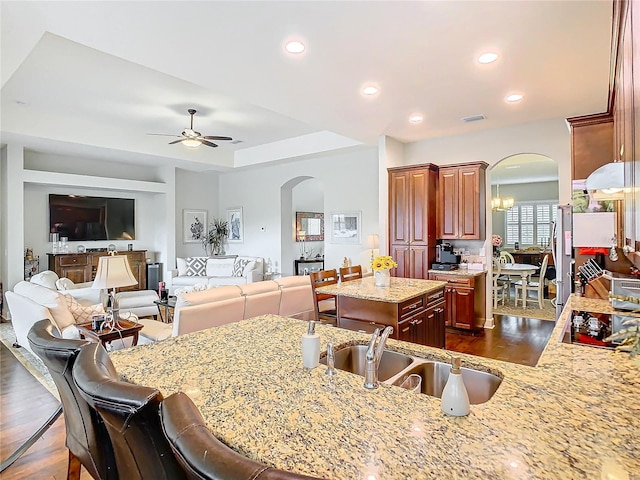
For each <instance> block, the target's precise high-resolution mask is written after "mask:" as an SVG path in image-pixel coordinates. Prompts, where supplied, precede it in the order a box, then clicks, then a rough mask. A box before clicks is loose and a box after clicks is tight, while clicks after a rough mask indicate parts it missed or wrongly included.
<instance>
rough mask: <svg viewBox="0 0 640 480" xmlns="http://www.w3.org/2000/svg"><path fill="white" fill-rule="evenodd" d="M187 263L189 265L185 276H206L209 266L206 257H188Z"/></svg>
mask: <svg viewBox="0 0 640 480" xmlns="http://www.w3.org/2000/svg"><path fill="white" fill-rule="evenodd" d="M185 261H186V264H187V271H186V273H185V275H186V276H187V277H204V276H205V268H206V266H207V259H206V258H205V257H187V258H186V259H185Z"/></svg>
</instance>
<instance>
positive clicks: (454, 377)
mask: <svg viewBox="0 0 640 480" xmlns="http://www.w3.org/2000/svg"><path fill="white" fill-rule="evenodd" d="M461 364H462V359H461V358H460V357H457V356H452V358H451V372H450V373H449V379H448V380H447V384H446V385H445V386H444V390H442V397H441V399H442V402H441V404H440V408H441V409H442V411H443V412H444V413H446V414H447V415H453V416H455V417H462V416H464V415H469V411H470V406H469V395H468V394H467V389H466V388H465V386H464V382H463V381H462V372H461V371H460V365H461Z"/></svg>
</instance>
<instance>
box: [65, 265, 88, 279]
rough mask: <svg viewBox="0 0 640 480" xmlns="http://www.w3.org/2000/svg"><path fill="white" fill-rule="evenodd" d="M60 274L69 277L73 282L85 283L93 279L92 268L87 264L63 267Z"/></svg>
mask: <svg viewBox="0 0 640 480" xmlns="http://www.w3.org/2000/svg"><path fill="white" fill-rule="evenodd" d="M56 273H58V276H59V277H60V278H68V279H69V280H71V281H72V282H73V283H83V282H90V281H91V269H90V268H89V267H88V266H87V265H70V266H67V267H61V268H60V272H56Z"/></svg>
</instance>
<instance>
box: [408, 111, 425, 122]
mask: <svg viewBox="0 0 640 480" xmlns="http://www.w3.org/2000/svg"><path fill="white" fill-rule="evenodd" d="M422 120H424V117H423V116H422V115H420V114H419V113H414V114H413V115H411V116H410V117H409V122H411V123H420V122H422Z"/></svg>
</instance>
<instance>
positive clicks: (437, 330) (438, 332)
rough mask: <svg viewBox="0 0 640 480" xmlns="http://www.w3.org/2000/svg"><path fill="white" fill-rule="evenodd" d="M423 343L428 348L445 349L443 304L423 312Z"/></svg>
mask: <svg viewBox="0 0 640 480" xmlns="http://www.w3.org/2000/svg"><path fill="white" fill-rule="evenodd" d="M425 315H426V321H425V324H426V326H425V329H424V330H425V332H424V334H425V343H424V345H428V346H430V347H437V348H444V347H445V335H446V333H445V313H444V303H442V304H440V305H436V306H433V307H431V308H430V309H429V310H427V311H426V312H425Z"/></svg>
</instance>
